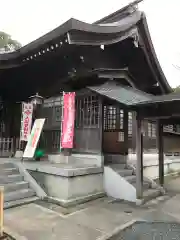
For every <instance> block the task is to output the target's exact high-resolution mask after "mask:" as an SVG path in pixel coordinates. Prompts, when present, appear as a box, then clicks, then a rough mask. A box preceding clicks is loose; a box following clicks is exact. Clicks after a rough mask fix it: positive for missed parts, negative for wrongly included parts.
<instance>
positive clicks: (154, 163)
mask: <svg viewBox="0 0 180 240" xmlns="http://www.w3.org/2000/svg"><path fill="white" fill-rule="evenodd" d="M127 163H128V164H130V165H133V166H136V154H129V155H128V160H127ZM143 166H144V172H143V173H144V176H146V177H148V178H151V179H156V178H158V177H159V163H158V154H155V153H154V154H153V153H149V154H144V155H143ZM171 172H180V157H174V156H172V157H171V156H164V174H165V175H167V174H169V173H171Z"/></svg>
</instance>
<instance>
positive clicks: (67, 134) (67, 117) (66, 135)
mask: <svg viewBox="0 0 180 240" xmlns="http://www.w3.org/2000/svg"><path fill="white" fill-rule="evenodd" d="M63 104H64V105H63V122H62V134H61V147H62V148H73V138H74V120H75V93H74V92H72V93H66V94H64V97H63Z"/></svg>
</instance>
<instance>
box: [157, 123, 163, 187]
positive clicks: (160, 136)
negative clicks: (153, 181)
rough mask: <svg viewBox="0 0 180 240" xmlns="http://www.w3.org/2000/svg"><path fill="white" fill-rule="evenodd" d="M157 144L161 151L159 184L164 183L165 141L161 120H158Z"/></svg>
mask: <svg viewBox="0 0 180 240" xmlns="http://www.w3.org/2000/svg"><path fill="white" fill-rule="evenodd" d="M157 144H158V153H159V155H158V156H159V184H160V185H161V186H163V185H164V143H163V124H162V121H161V120H158V122H157Z"/></svg>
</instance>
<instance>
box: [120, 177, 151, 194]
mask: <svg viewBox="0 0 180 240" xmlns="http://www.w3.org/2000/svg"><path fill="white" fill-rule="evenodd" d="M125 179H126V180H127V181H128V182H129V183H131V184H132V185H133V186H134V187H136V175H131V176H125ZM150 187H151V183H150V182H147V181H145V180H144V181H143V189H144V190H145V189H148V188H150Z"/></svg>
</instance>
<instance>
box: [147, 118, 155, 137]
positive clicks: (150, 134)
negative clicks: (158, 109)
mask: <svg viewBox="0 0 180 240" xmlns="http://www.w3.org/2000/svg"><path fill="white" fill-rule="evenodd" d="M148 137H149V138H156V124H155V123H149V122H148Z"/></svg>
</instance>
